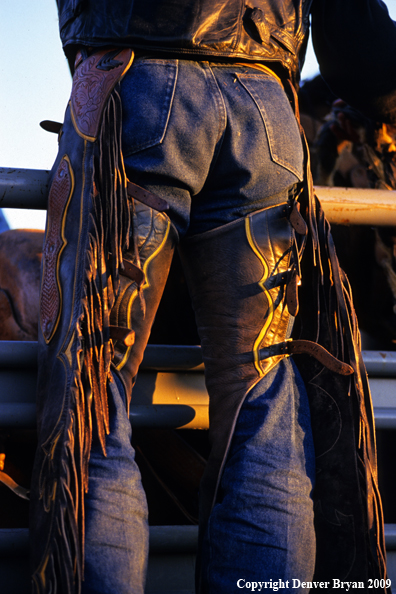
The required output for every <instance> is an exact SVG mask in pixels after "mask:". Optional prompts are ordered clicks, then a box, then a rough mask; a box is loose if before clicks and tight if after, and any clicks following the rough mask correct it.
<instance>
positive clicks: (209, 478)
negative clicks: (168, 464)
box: [181, 68, 315, 594]
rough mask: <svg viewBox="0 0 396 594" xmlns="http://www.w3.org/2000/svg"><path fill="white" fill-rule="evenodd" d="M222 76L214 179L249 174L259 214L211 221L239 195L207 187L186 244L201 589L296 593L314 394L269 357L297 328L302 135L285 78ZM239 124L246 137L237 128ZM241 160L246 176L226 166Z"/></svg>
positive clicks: (306, 574)
mask: <svg viewBox="0 0 396 594" xmlns="http://www.w3.org/2000/svg"><path fill="white" fill-rule="evenodd" d="M213 70H214V72H215V76H216V79H217V81H218V83H219V87H220V89H221V91H222V94H223V97H224V98H225V102H226V106H227V113H228V122H229V127H230V133H229V135H228V139H227V138H226V139H225V140H224V142H223V146H222V153H221V155H220V157H219V158H218V161H217V164H216V168H215V171H214V174H213V177H214V178H215V179H217V180H219V179H223V180H229V179H233V181H235V182H236V183H238V182H239V183H240V184H241V183H243V180H244V176H243V175H242V171H244V173H245V180H249V181H248V182H245V183H246V185H245V186H244V187H242V188H241V187H240V186H239V188H238V187H237V188H234V193H235V203H237V204H238V201H239V202H241V201H242V199H243V197H245V198H247V199H246V200H245V203H244V204H243V205H242V207H243V208H245V209H249V207H250V209H251V211H252V212H251V214H250V215H248V216H246V217H242V218H238V217H237V216H235V211H234V213H232V212H230V209H228V213H229V214H231V220H230V222H229V223H228V224H226V225H220V226H214V225H213V224H212V222H211V221H210V218H209V217H206V214H207V213H210V209H211V200H212V203H216V202H215V201H216V198H218V201H220V202H221V201H222V200H225V201H227V200H228V201H229V202H230V203H231V201H232V197H233V194H232V191H231V192H230V189H229V188H224V191H223V190H222V188H221V184H220V182H219V184H218V186H217V187H215V186H214V185H213V186H212V187H209V188H207V189H206V194H205V198H204V207H205V208H204V209H202V208H201V209H199V208H198V206H197V205H196V210H194V203H193V211H192V228H193V229H194V230H195V229H196V230H198V231H199V232H198V233H196V234H195V235H193V236H192V237H189V238H188V239H186V240H185V241H184V243H183V245H182V248H181V251H182V257H183V262H184V265H185V269H186V276H187V279H188V284H189V288H190V292H191V296H192V300H193V305H194V309H195V313H196V318H197V324H198V331H199V333H200V337H201V344H202V349H203V357H204V362H205V368H206V382H207V388H208V391H209V396H210V424H211V426H210V435H211V441H212V453H211V457H210V459H209V463H208V467H207V471H206V474H205V477H204V480H203V485H202V493H201V495H202V518H201V520H202V525H201V535H200V539H201V544H202V549H201V554H202V557H201V560H200V566H199V568H198V584H199V588H200V591H201V592H205V593H207V592H208V593H209V592H210V593H215V592H216V594H218V593H222V592H224V593H225V592H227V593H228V592H233V591H235V592H236V591H239V588H238V585H237V580H238V579H245V580H246V582H247V581H266V580H267V581H269V580H270V579H272V580H279V579H282V580H283V581H285V580H286V581H287V579H289V587H291V582H290V579H291V578H298V579H301V580H309V579H311V578H312V575H313V567H314V555H315V546H314V543H315V537H314V530H313V504H312V499H311V491H312V481H313V473H314V456H313V445H312V435H311V428H310V422H309V408H308V401H307V395H306V392H305V388H304V385H303V383H302V381H301V379H300V377H299V374H298V372H297V370H296V369H295V367H294V365H293V364H292V363H291V362H290V361H286V360H281V361H280V359H281V357H269V356H268V353H265V352H264V351H265V350H266V349H268V348H269V347H270V346H271V345H273V344H274V343H282V342H283V341H284V340H286V339H287V338H288V336H289V332H290V329H291V325H292V318H291V317H290V314H289V311H288V305H287V304H286V285H287V284H288V281H290V278H291V276H290V272H291V271H292V269H293V268H294V267H296V266H297V263H296V259H295V254H294V257H291V254H292V251H293V250H292V246H293V243H294V237H295V232H294V229H293V228H292V225H291V224H290V222H289V218H290V212H291V209H292V204H291V203H288V200H287V190H288V187H290V185H289V186H288V184H290V181H291V180H292V176H290V175H288V173H290V171H293V170H294V171H296V173H298V167H299V166H300V168H301V160H302V159H301V157H302V153H301V145H300V142H299V136H298V131H297V127H296V123H295V121H294V116H293V114H292V113H291V110H290V108H289V104H288V101H287V99H286V97H285V96H284V94H283V90H282V89H281V87H280V86H279V85H278V83H277V82H276V81H274V80H271V79H270V78H269V77H261V76H260V75H257V74H256V73H254V71H252V70H251V69H248V70H247V72H246V74H245V73H242V74H240V73H235V75H234V77H233V78H234V81H233V82H234V85H231V84H229V83H230V82H231V81H230V80H227V79H226V73H227V69H223V70H222V72H220V68H219V69H216V68H214V69H213ZM223 82H228V84H226V85H223ZM257 107H259V108H260V109H259V110H258V109H257ZM242 111H243V112H244V113H243V114H242V113H241V112H242ZM254 112H256V115H254ZM279 117H281V118H282V117H283V118H284V119H285V121H283V122H282V120H279ZM247 120H248V121H247ZM244 123H245V127H244ZM233 125H234V126H235V127H234V130H235V131H238V130H239V131H240V132H241V130H245V132H247V131H248V132H249V135H248V137H246V136H245V137H244V135H243V133H241V134H239V135H238V134H235V133H233V129H232V128H233ZM260 126H261V127H260ZM282 126H283V127H282ZM293 134H294V137H293ZM227 140H228V144H227V142H226V141H227ZM289 140H294V141H295V148H294V147H293V144H292V145H290V143H289ZM238 145H239V146H238ZM238 148H240V149H241V150H240V151H238ZM249 151H250V152H251V154H250V153H249ZM230 155H231V157H232V159H231V158H230ZM243 159H245V161H243ZM299 160H300V165H298V163H299ZM236 162H238V165H239V180H238V178H237V177H236V176H235V177H233V172H232V166H231V167H230V165H229V164H230V163H233V164H234V166H235V163H236ZM242 163H243V164H242ZM279 164H281V167H280V166H279V167H278V169H277V165H279ZM227 167H230V168H229V170H228V172H227ZM282 169H283V171H282ZM285 169H286V172H285ZM300 172H301V169H300ZM216 174H217V177H215V175H216ZM294 179H296V178H294ZM240 180H242V182H241V181H240ZM282 184H283V186H282ZM219 186H220V188H219ZM251 187H253V188H254V190H253V191H251ZM268 188H272V189H273V192H274V194H273V195H272V196H271V195H270V196H268V197H267V203H268V208H266V209H264V210H262V211H257V212H256V211H255V203H254V200H252V197H254V196H255V192H257V193H258V195H260V192H264V193H265V191H268ZM227 190H228V198H227ZM241 197H242V198H241ZM277 203H278V205H277ZM225 206H227V204H225ZM205 211H206V212H205ZM241 214H242V213H241ZM220 216H221V215H220ZM200 231H203V232H200ZM289 304H290V300H289ZM279 361H280V362H279ZM234 428H235V431H234ZM232 435H233V437H232ZM231 438H232V440H231ZM219 473H220V476H221V482H220V483H219V482H218V475H219ZM214 495H215V496H216V498H215V501H213V496H214ZM213 503H214V507H213V509H212V506H213ZM210 512H212V513H211V515H210V518H209V522H208V524H206V522H207V519H208V516H209V514H210ZM239 587H243V584H242V583H241V582H240V583H239ZM287 588H288V586H286V588H285V589H286V590H287Z"/></svg>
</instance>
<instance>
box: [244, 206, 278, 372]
mask: <svg viewBox="0 0 396 594" xmlns="http://www.w3.org/2000/svg"><path fill="white" fill-rule="evenodd" d="M251 225H252V222H251V218H250V217H246V219H245V231H246V237H247V240H248V242H249V245H250V247H251V249H252V250H253V252H254V253H255V255H256V256H257V258H258V259H259V260H260V262H261V263H262V265H263V268H264V274H263V276H262V277H261V279H260V280H259V281H258V285H259V287H260V289H261V290H262V291H263V293H264V294H265V296H266V297H267V299H268V312H267V319H266V320H265V323H264V326H263V327H262V329H261V331H260V332H259V335H258V336H257V338H256V340H255V341H254V345H253V357H254V366H255V368H256V369H257V371H258V373H259V374H260V376H263V375H264V370H263V368H262V365H261V361H260V357H259V349H260V344H261V343H262V341H263V339H264V336H265V334H266V332H267V330H268V328H269V326H270V324H271V322H272V319H273V317H274V302H273V300H272V297H271V295H270V293H269V291H268V290H267V289H266V288H265V285H264V283H265V281H266V280H267V278H268V275H269V269H268V264H267V262H266V260H265V258H264V256H263V254H262V253H261V252H260V250H259V248H258V246H257V245H256V242H255V240H254V238H253V233H252V228H251Z"/></svg>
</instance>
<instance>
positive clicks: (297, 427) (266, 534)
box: [202, 359, 315, 594]
mask: <svg viewBox="0 0 396 594" xmlns="http://www.w3.org/2000/svg"><path fill="white" fill-rule="evenodd" d="M314 476H315V457H314V448H313V441H312V432H311V425H310V414H309V404H308V397H307V393H306V390H305V386H304V383H303V381H302V378H301V376H300V374H299V372H298V370H297V368H296V367H295V364H294V362H293V361H292V360H291V359H283V360H282V361H280V363H279V364H278V365H277V366H276V367H275V368H274V369H273V370H271V371H270V372H269V373H268V374H267V375H266V376H265V377H264V378H263V379H262V380H261V381H260V382H259V383H258V384H257V385H256V386H255V387H254V388H253V389H252V390H251V391H250V393H249V394H248V396H247V398H246V400H245V402H244V404H243V406H242V409H241V412H240V414H239V417H238V421H237V424H236V428H235V432H234V436H233V440H232V444H231V448H230V452H229V455H228V459H227V464H226V467H225V470H224V472H223V475H222V479H221V488H220V495H219V497H218V503H216V505H215V507H214V509H213V511H212V514H211V517H210V519H209V523H208V527H207V531H206V534H205V537H204V542H203V559H202V561H203V567H204V571H203V580H204V584H205V588H206V589H205V594H228V593H229V592H238V591H243V588H246V584H247V583H251V582H266V581H267V582H269V581H270V580H272V581H273V583H275V582H277V583H278V586H280V587H279V589H278V591H279V592H288V591H293V592H295V593H297V594H298V593H299V592H305V591H306V590H305V589H304V590H303V589H300V588H298V587H296V588H293V590H292V584H293V582H292V580H293V579H296V580H297V579H298V580H300V582H305V581H310V580H312V576H313V570H314V565H315V535H314V526H313V503H312V499H311V492H312V487H313V483H314ZM282 584H283V587H282Z"/></svg>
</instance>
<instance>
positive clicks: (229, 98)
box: [121, 58, 303, 237]
mask: <svg viewBox="0 0 396 594" xmlns="http://www.w3.org/2000/svg"><path fill="white" fill-rule="evenodd" d="M121 98H122V101H123V114H124V124H123V151H124V159H125V166H126V169H127V174H128V177H129V178H130V179H131V180H132V181H134V182H135V183H137V184H140V185H142V186H143V187H145V188H147V189H148V190H151V191H152V192H154V193H156V194H158V195H159V196H161V197H162V198H165V199H166V200H167V201H168V202H169V205H170V210H169V215H170V217H171V219H172V220H173V222H174V223H175V225H176V227H177V229H178V231H179V233H180V236H181V237H182V236H184V235H185V234H186V233H187V232H188V233H189V234H195V233H201V232H203V231H207V230H208V229H212V228H215V227H218V226H219V225H222V224H224V223H228V222H230V221H233V220H235V219H237V218H240V217H244V216H246V215H247V214H249V213H250V212H252V211H253V210H259V209H261V208H265V207H266V206H270V205H272V204H277V203H279V202H282V201H284V200H285V199H286V200H287V195H288V190H289V188H290V187H292V186H293V184H295V183H296V182H297V181H298V180H301V179H302V176H303V151H302V146H301V139H300V133H299V130H298V127H297V123H296V119H295V117H294V114H293V112H292V109H291V107H290V104H289V101H288V99H287V97H286V95H285V93H284V91H283V88H282V87H281V85H280V83H279V82H277V80H275V78H273V77H272V76H270V75H268V74H266V73H263V72H262V71H259V70H255V69H253V68H251V67H243V66H240V67H237V66H230V65H220V64H213V63H212V64H209V63H207V62H192V61H191V62H190V61H179V60H149V59H143V58H142V59H138V60H136V62H135V64H134V65H133V66H132V68H131V70H130V71H129V72H128V73H127V75H126V76H125V78H124V80H123V82H122V86H121Z"/></svg>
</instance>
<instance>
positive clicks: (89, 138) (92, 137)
mask: <svg viewBox="0 0 396 594" xmlns="http://www.w3.org/2000/svg"><path fill="white" fill-rule="evenodd" d="M69 107H70V115H71V119H72V122H73V126H74V130H75V131H76V132H77V134H78V135H79V136H80V138H83V139H84V140H88V141H89V142H95V140H96V137H95V136H87V135H86V134H83V133H82V132H80V130H79V128H78V126H77V122H76V118H75V116H74V113H73V107H72V104H71V101H69Z"/></svg>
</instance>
